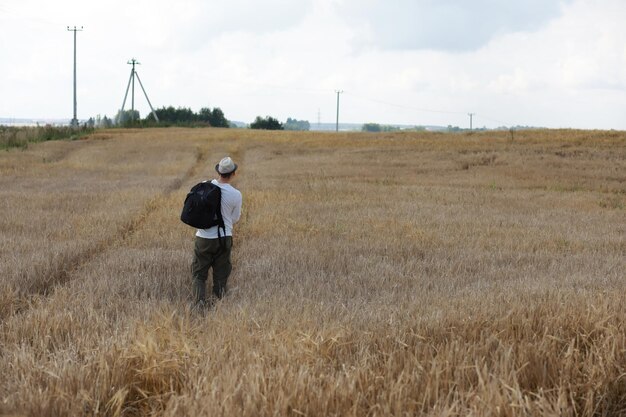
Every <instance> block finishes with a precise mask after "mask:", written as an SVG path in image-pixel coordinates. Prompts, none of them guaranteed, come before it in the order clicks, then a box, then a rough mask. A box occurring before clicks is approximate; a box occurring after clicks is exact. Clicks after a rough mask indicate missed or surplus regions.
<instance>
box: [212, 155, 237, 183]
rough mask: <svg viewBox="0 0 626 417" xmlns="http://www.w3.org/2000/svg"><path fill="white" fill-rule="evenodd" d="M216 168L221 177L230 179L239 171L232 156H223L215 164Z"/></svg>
mask: <svg viewBox="0 0 626 417" xmlns="http://www.w3.org/2000/svg"><path fill="white" fill-rule="evenodd" d="M215 170H216V171H217V173H218V174H219V175H220V177H221V178H224V179H230V178H231V177H232V176H234V175H235V171H237V164H236V163H234V162H233V160H232V159H231V158H230V156H227V157H226V158H223V159H222V160H221V161H220V163H219V164H217V165H215Z"/></svg>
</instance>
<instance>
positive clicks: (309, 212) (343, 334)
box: [0, 128, 626, 416]
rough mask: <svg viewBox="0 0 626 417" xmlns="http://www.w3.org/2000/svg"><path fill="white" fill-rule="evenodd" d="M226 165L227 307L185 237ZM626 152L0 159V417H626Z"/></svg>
mask: <svg viewBox="0 0 626 417" xmlns="http://www.w3.org/2000/svg"><path fill="white" fill-rule="evenodd" d="M226 155H230V156H232V157H233V159H234V160H235V161H236V162H237V163H238V164H239V166H240V169H239V175H238V177H237V180H236V182H235V186H236V187H237V188H239V189H240V190H241V191H242V193H243V196H244V200H243V215H242V219H241V221H240V223H239V224H238V225H237V226H236V228H235V238H234V249H233V266H234V269H233V273H232V275H231V277H230V280H229V287H230V291H229V294H228V296H227V297H226V298H225V299H224V300H223V301H221V302H219V303H218V304H217V306H216V308H215V309H214V310H212V311H210V312H208V313H207V314H206V315H204V316H203V315H201V314H197V313H195V312H193V311H190V309H189V302H190V300H191V271H190V265H191V257H192V248H193V235H194V231H193V230H192V229H191V228H189V227H188V226H186V225H184V224H183V223H181V222H180V221H179V219H178V216H179V214H180V209H181V207H182V201H183V200H184V196H185V194H186V192H187V191H188V189H189V188H190V187H191V186H192V185H193V184H195V183H196V182H198V181H200V180H204V179H208V178H212V177H213V173H214V171H213V167H214V166H215V164H216V163H217V161H219V159H220V158H222V157H223V156H226ZM625 206H626V133H625V132H602V131H573V130H551V131H550V130H545V131H543V130H537V131H520V132H516V134H515V136H514V138H511V136H510V134H509V133H508V132H481V133H473V134H471V133H470V134H441V133H427V132H426V133H382V134H366V133H339V134H334V133H327V134H324V133H314V132H303V133H294V132H265V131H250V130H229V129H175V128H171V129H146V130H106V131H98V132H96V133H94V134H92V135H90V136H89V138H87V139H85V140H77V141H50V142H45V143H38V144H31V145H30V146H28V148H27V149H11V150H8V151H3V152H0V231H1V234H0V398H1V402H0V415H6V416H9V415H10V416H79V415H85V416H87V415H89V416H92V415H93V416H96V415H97V416H139V415H159V416H181V415H194V416H195V415H197V416H413V415H425V416H459V415H463V416H465V415H471V416H530V415H532V416H615V415H626V324H625V323H626V302H625V301H626V296H625V295H626V292H625V290H626V273H625V271H626V210H625Z"/></svg>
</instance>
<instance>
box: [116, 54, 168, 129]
mask: <svg viewBox="0 0 626 417" xmlns="http://www.w3.org/2000/svg"><path fill="white" fill-rule="evenodd" d="M127 64H129V65H132V66H133V68H132V69H131V70H130V78H129V79H128V85H127V86H126V94H124V102H123V103H122V111H121V112H120V114H124V106H126V98H127V97H128V89H129V88H130V86H131V85H132V86H133V89H132V94H131V116H130V117H131V120H133V121H134V120H135V77H137V81H139V86H140V87H141V91H143V95H144V96H145V97H146V101H147V102H148V106H150V110H151V111H152V115H153V116H154V120H156V121H157V123H158V121H159V118H158V117H157V115H156V112H155V111H154V109H153V108H152V103H150V99H149V98H148V94H146V90H145V88H143V84H142V83H141V78H139V74H137V71H135V65H141V63H140V62H138V61H137V60H136V59H135V58H133V59H131V60H130V61H128V62H127Z"/></svg>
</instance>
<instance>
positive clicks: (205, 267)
mask: <svg viewBox="0 0 626 417" xmlns="http://www.w3.org/2000/svg"><path fill="white" fill-rule="evenodd" d="M215 170H216V171H217V173H218V178H217V179H216V180H212V181H211V182H212V183H213V184H215V185H217V186H218V187H220V189H221V193H222V203H221V209H222V217H223V218H224V226H225V230H222V229H220V231H219V233H220V234H219V235H218V227H219V226H214V227H211V228H209V229H198V231H197V232H196V241H195V248H194V257H193V264H192V274H193V292H194V298H195V306H196V308H203V307H205V306H207V305H211V304H212V303H213V302H214V301H215V299H220V298H222V297H223V296H224V294H225V292H226V282H227V281H228V276H229V275H230V271H231V269H232V264H231V262H230V252H231V249H232V246H233V225H234V224H235V223H237V221H238V220H239V217H240V216H241V193H240V192H239V190H237V189H236V188H235V187H233V186H232V185H231V182H232V181H233V179H234V178H235V176H236V171H237V164H235V163H234V162H233V160H232V159H231V158H230V157H226V158H223V159H222V160H221V161H220V163H219V164H217V165H216V166H215ZM219 236H222V238H221V242H220V238H219ZM211 267H213V294H212V296H211V301H210V302H208V303H207V300H206V280H207V277H208V274H209V268H211Z"/></svg>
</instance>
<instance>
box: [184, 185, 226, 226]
mask: <svg viewBox="0 0 626 417" xmlns="http://www.w3.org/2000/svg"><path fill="white" fill-rule="evenodd" d="M221 203H222V189H221V188H220V187H218V186H217V185H215V184H213V183H211V182H208V181H207V182H201V183H198V184H196V185H194V186H193V188H192V189H191V191H189V193H187V197H186V198H185V203H184V204H183V211H182V213H181V214H180V220H182V222H183V223H185V224H188V225H189V226H192V227H195V228H197V229H208V228H209V227H213V226H218V228H217V233H218V236H220V228H221V229H222V230H224V233H226V229H225V226H224V219H223V218H222V205H221ZM220 237H221V236H220Z"/></svg>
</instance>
